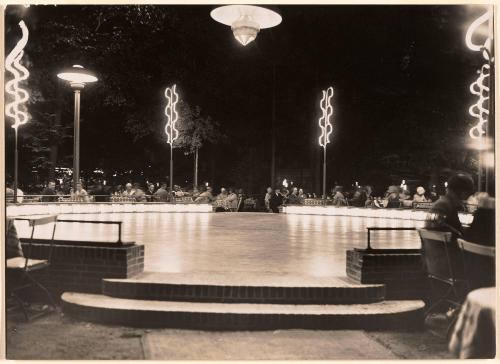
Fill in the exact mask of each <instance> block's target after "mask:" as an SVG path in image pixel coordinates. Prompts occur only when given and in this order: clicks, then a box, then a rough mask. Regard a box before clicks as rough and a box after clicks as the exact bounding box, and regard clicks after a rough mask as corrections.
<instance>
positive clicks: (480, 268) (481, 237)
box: [463, 192, 495, 289]
mask: <svg viewBox="0 0 500 364" xmlns="http://www.w3.org/2000/svg"><path fill="white" fill-rule="evenodd" d="M477 200H478V201H477V210H476V211H475V212H474V220H473V221H472V224H471V225H470V227H469V228H468V229H465V231H464V235H463V239H464V240H467V241H469V242H471V243H474V244H479V245H486V246H491V247H494V246H495V199H494V198H492V197H489V196H488V194H487V193H485V192H481V193H479V194H478V195H477ZM464 259H465V265H466V267H467V273H468V277H467V278H468V280H469V285H470V288H471V289H477V288H481V287H492V286H495V258H494V257H490V256H484V255H480V254H476V253H472V252H468V251H464Z"/></svg>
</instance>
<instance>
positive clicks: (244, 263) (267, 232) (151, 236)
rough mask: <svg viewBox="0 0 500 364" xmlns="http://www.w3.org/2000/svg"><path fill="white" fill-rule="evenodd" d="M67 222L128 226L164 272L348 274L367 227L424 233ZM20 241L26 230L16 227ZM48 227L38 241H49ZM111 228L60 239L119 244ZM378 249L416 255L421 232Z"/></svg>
mask: <svg viewBox="0 0 500 364" xmlns="http://www.w3.org/2000/svg"><path fill="white" fill-rule="evenodd" d="M60 218H61V219H64V218H66V219H82V220H122V221H123V240H124V241H135V242H137V243H142V244H145V246H146V256H145V266H146V267H145V269H146V270H148V271H163V272H207V273H209V272H226V273H230V272H239V273H241V272H248V274H257V273H259V272H267V273H275V274H280V273H283V274H284V273H287V274H297V275H302V276H304V275H306V276H329V275H341V276H343V275H345V251H346V249H351V248H354V247H364V246H365V245H366V227H367V226H380V227H422V226H423V222H422V221H411V220H401V219H399V220H398V219H385V218H373V217H349V216H320V215H317V216H312V215H286V214H279V215H278V214H265V213H217V214H213V213H207V214H205V213H193V214H190V213H181V214H178V213H177V214H169V213H101V214H85V215H81V214H65V215H60ZM16 226H17V227H18V230H19V234H20V236H21V237H28V236H29V231H30V230H29V227H28V226H27V223H25V222H22V221H18V222H16ZM50 232H51V228H50V226H44V227H40V228H39V230H38V231H37V232H36V234H35V237H39V238H48V237H50ZM117 234H118V228H117V227H116V226H111V225H91V224H69V223H60V224H59V225H58V228H57V232H56V239H69V240H92V241H113V240H115V241H116V237H117ZM372 241H373V246H374V247H376V248H377V247H378V248H418V247H420V241H419V238H418V234H417V232H415V231H389V232H385V231H380V232H375V233H373V238H372Z"/></svg>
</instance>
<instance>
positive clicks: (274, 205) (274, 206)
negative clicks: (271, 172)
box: [269, 188, 283, 214]
mask: <svg viewBox="0 0 500 364" xmlns="http://www.w3.org/2000/svg"><path fill="white" fill-rule="evenodd" d="M281 205H283V195H282V194H281V191H280V189H279V188H276V189H275V190H274V193H273V194H272V195H271V198H270V199H269V209H270V210H271V211H272V212H274V213H276V214H277V213H279V212H280V210H279V206H281Z"/></svg>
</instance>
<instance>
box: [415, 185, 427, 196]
mask: <svg viewBox="0 0 500 364" xmlns="http://www.w3.org/2000/svg"><path fill="white" fill-rule="evenodd" d="M424 193H425V188H423V187H422V186H418V187H417V194H418V195H423V194H424Z"/></svg>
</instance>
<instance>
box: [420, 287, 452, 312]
mask: <svg viewBox="0 0 500 364" xmlns="http://www.w3.org/2000/svg"><path fill="white" fill-rule="evenodd" d="M451 291H452V288H451V287H450V288H448V290H447V291H446V293H445V294H444V295H442V296H441V297H439V298H438V299H437V301H436V302H434V303H433V304H432V305H431V306H430V307H429V308H428V309H427V310H426V311H425V315H424V317H425V318H427V316H429V314H430V313H431V312H432V311H433V310H434V309H435V308H436V307H438V306H439V305H441V304H442V303H443V302H446V299H447V298H448V296H449V295H450V292H451Z"/></svg>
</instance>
